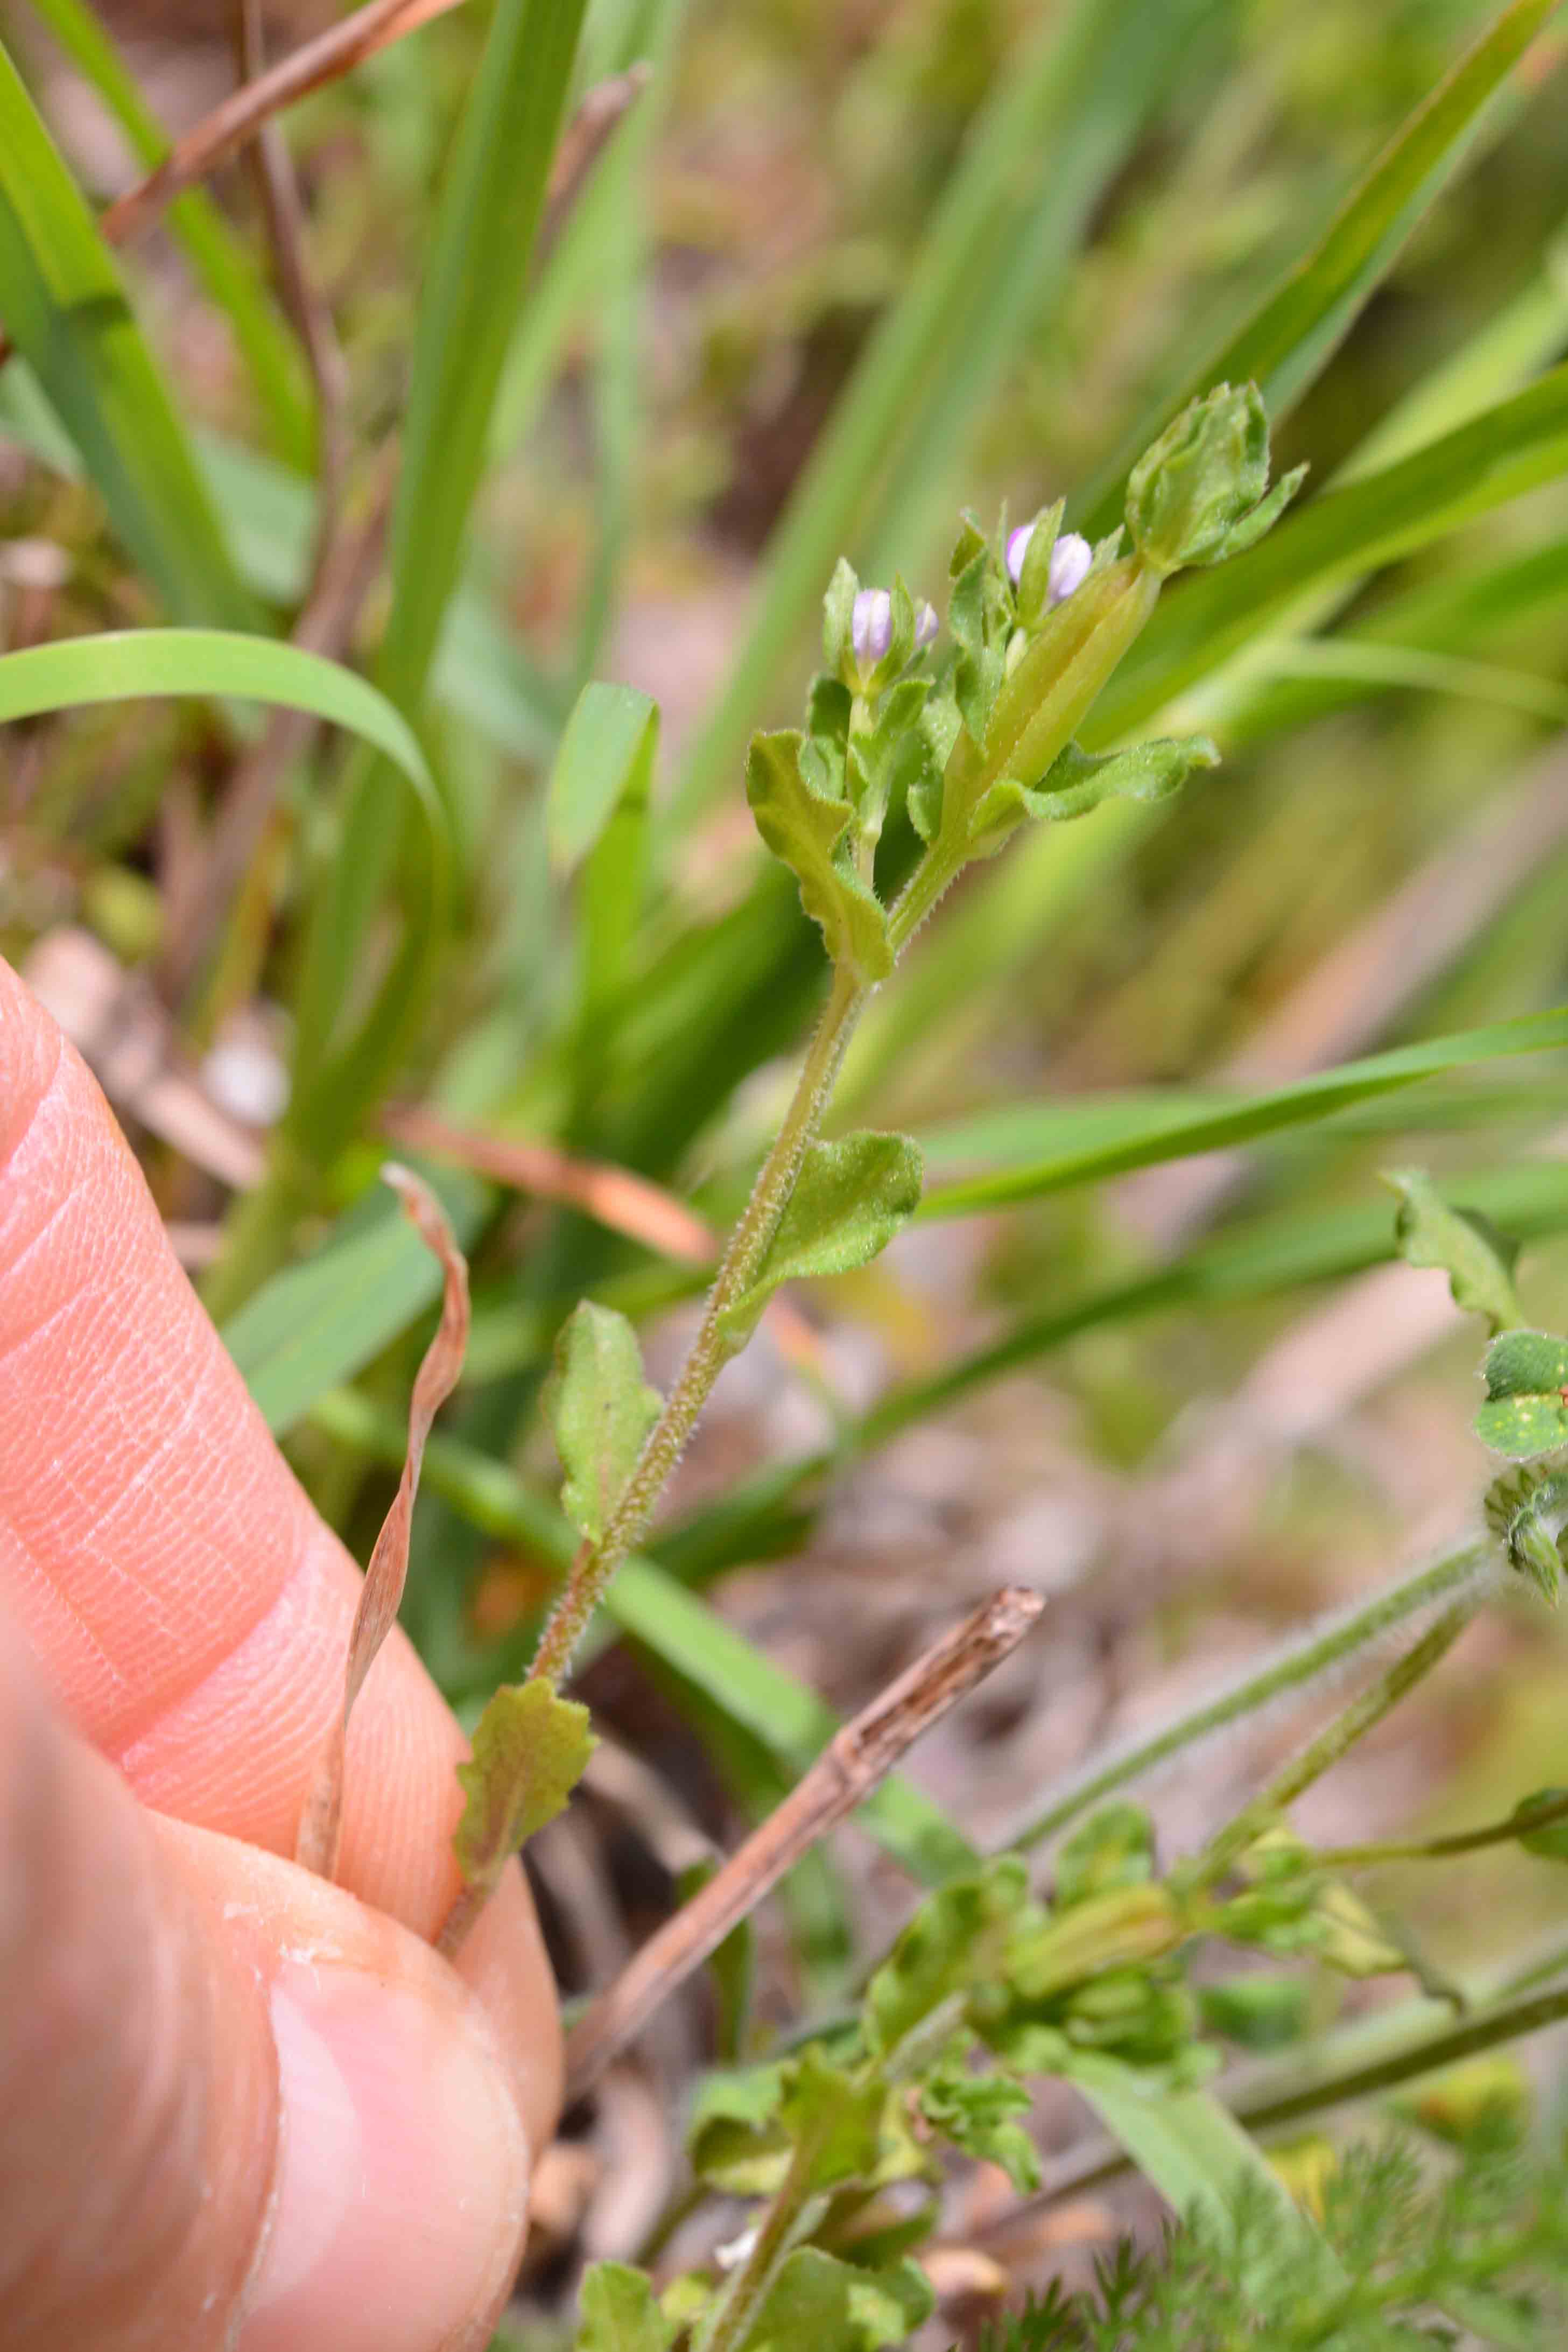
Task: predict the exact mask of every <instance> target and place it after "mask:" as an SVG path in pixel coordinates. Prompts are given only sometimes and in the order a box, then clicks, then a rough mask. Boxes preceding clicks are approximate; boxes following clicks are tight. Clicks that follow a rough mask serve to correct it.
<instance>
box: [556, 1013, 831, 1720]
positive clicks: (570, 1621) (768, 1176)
mask: <svg viewBox="0 0 1568 2352" xmlns="http://www.w3.org/2000/svg"><path fill="white" fill-rule="evenodd" d="M868 994H869V991H868V990H867V988H866V987H865V985H864V984H863V982H861V981H860V980H859V979H858V978H857V977H856V976H855V975H854V974H853V973H852V972H848V971H836V972H835V973H834V975H833V985H832V990H831V993H830V995H829V998H828V1002H827V1004H826V1006H825V1008H824V1010H823V1013H822V1017H821V1022H820V1023H819V1024H818V1026H817V1033H816V1035H815V1036H814V1037H813V1038H812V1040H811V1045H810V1052H809V1053H808V1054H807V1055H806V1059H805V1062H804V1064H803V1065H802V1066H801V1070H800V1078H799V1080H798V1081H797V1083H796V1087H795V1092H794V1096H793V1097H792V1098H791V1101H790V1104H789V1110H788V1111H787V1112H786V1113H785V1116H784V1121H783V1124H782V1126H781V1127H780V1128H779V1132H778V1134H777V1135H776V1136H775V1137H774V1139H773V1142H772V1145H771V1147H770V1149H769V1150H768V1157H767V1158H766V1160H764V1161H763V1163H762V1165H761V1167H760V1168H759V1169H758V1173H757V1181H756V1182H755V1184H754V1185H753V1186H752V1188H751V1195H750V1198H749V1199H748V1200H747V1203H746V1206H745V1208H744V1209H743V1210H742V1211H741V1213H740V1218H739V1221H738V1223H737V1225H736V1227H735V1230H734V1232H733V1233H732V1234H730V1237H729V1241H728V1244H727V1247H726V1249H725V1253H724V1256H723V1258H722V1259H721V1261H720V1264H719V1269H718V1273H717V1275H716V1276H715V1279H714V1285H713V1288H712V1289H711V1290H710V1291H709V1293H708V1299H707V1306H706V1308H705V1310H704V1313H703V1319H702V1323H701V1326H700V1327H699V1328H698V1331H697V1335H696V1338H695V1339H694V1340H693V1342H692V1345H691V1349H690V1352H689V1354H688V1355H687V1357H686V1360H685V1364H684V1365H683V1366H682V1368H681V1371H680V1376H679V1378H678V1379H677V1380H676V1382H675V1385H674V1388H673V1389H672V1390H671V1391H670V1394H669V1397H668V1399H667V1400H666V1402H665V1405H664V1411H663V1412H661V1414H660V1415H659V1418H658V1420H657V1422H656V1423H654V1425H653V1430H652V1432H651V1433H650V1434H649V1437H648V1440H647V1443H646V1444H644V1446H643V1451H642V1453H641V1454H639V1455H638V1457H637V1461H636V1464H635V1466H634V1467H633V1469H632V1475H631V1476H630V1478H629V1479H628V1480H627V1482H626V1485H625V1486H624V1487H623V1488H622V1493H621V1496H620V1499H619V1500H618V1501H617V1503H616V1505H615V1507H614V1509H613V1510H612V1512H611V1514H610V1518H609V1521H608V1523H607V1525H606V1527H605V1529H604V1533H603V1536H602V1538H601V1540H600V1541H599V1542H598V1543H597V1544H595V1543H591V1542H588V1541H584V1543H583V1544H582V1545H581V1547H580V1549H579V1551H578V1554H577V1557H576V1559H574V1560H573V1562H572V1565H571V1572H570V1576H569V1577H568V1579H567V1584H566V1590H565V1591H564V1592H563V1593H562V1595H561V1597H560V1599H559V1601H558V1602H557V1603H556V1606H555V1609H554V1611H553V1612H552V1613H551V1615H550V1618H549V1623H548V1624H547V1625H546V1627H545V1630H544V1635H543V1638H542V1639H541V1641H540V1643H539V1647H538V1655H537V1656H536V1658H535V1660H534V1663H533V1665H532V1667H531V1668H530V1670H529V1671H530V1674H531V1675H532V1676H533V1677H535V1678H537V1679H540V1680H543V1681H546V1682H549V1683H550V1684H551V1685H556V1684H558V1683H559V1681H560V1679H561V1677H562V1675H564V1674H565V1672H566V1670H567V1667H568V1666H569V1665H570V1663H571V1654H572V1652H573V1651H574V1650H575V1649H576V1647H577V1644H578V1643H579V1642H580V1640H581V1638H582V1635H583V1633H584V1632H585V1631H586V1630H587V1627H588V1623H589V1621H590V1619H591V1617H592V1615H593V1612H594V1610H595V1609H596V1608H597V1607H598V1605H599V1601H600V1599H601V1596H602V1594H603V1592H604V1589H605V1587H606V1586H607V1585H608V1583H609V1582H610V1580H611V1578H612V1576H613V1575H614V1573H615V1571H616V1570H617V1569H618V1568H619V1567H620V1565H621V1562H622V1560H623V1559H625V1557H626V1555H627V1553H628V1552H629V1551H631V1550H632V1549H633V1547H634V1546H635V1545H636V1544H637V1543H638V1541H639V1540H640V1539H641V1538H642V1535H643V1530H644V1529H645V1528H646V1527H647V1525H648V1522H649V1520H650V1519H651V1518H652V1517H653V1511H654V1508H655V1507H656V1505H657V1503H658V1500H659V1496H661V1495H662V1494H663V1492H664V1486H665V1485H666V1483H667V1481H668V1479H669V1477H670V1475H671V1473H672V1471H673V1470H674V1467H675V1465H676V1463H677V1462H678V1461H679V1460H680V1458H681V1455H682V1454H683V1453H684V1452H685V1447H686V1444H687V1442H688V1440H689V1439H690V1437H691V1433H692V1431H693V1429H694V1428H695V1425H696V1421H697V1417H698V1415H699V1414H700V1412H702V1409H703V1406H704V1405H705V1404H706V1402H707V1399H708V1395H709V1392H710V1391H711V1390H712V1388H713V1384H714V1382H715V1381H716V1380H717V1378H718V1376H719V1373H720V1372H721V1371H722V1370H724V1367H725V1365H726V1364H727V1362H728V1360H729V1359H730V1357H731V1356H732V1355H733V1354H734V1353H735V1352H736V1349H737V1344H738V1343H737V1341H736V1340H735V1339H733V1338H732V1337H731V1336H730V1335H729V1333H728V1332H727V1329H726V1323H725V1318H726V1316H727V1311H728V1309H729V1308H730V1307H732V1306H733V1305H734V1304H735V1303H736V1301H737V1299H739V1298H740V1297H743V1295H744V1294H745V1292H746V1291H747V1290H748V1289H749V1288H750V1287H751V1285H752V1284H753V1282H754V1281H755V1280H756V1278H757V1276H758V1274H759V1273H760V1272H761V1270H762V1266H763V1264H764V1262H765V1261H766V1259H767V1256H768V1251H769V1249H770V1248H771V1247H772V1244H773V1240H774V1236H775V1235H776V1234H777V1233H778V1231H779V1221H780V1219H781V1218H782V1216H783V1214H784V1212H785V1210H786V1209H787V1208H788V1206H789V1196H790V1194H791V1193H792V1192H793V1191H794V1189H795V1184H796V1181H797V1179H798V1178H799V1176H800V1168H801V1164H802V1162H803V1161H804V1160H805V1157H806V1154H807V1152H808V1150H810V1146H811V1144H812V1142H813V1141H814V1140H815V1138H816V1134H817V1130H818V1129H819V1128H820V1127H821V1123H822V1114H823V1111H824V1110H825V1109H826V1108H827V1102H828V1097H829V1095H830V1093H831V1090H832V1084H833V1079H834V1077H835V1076H837V1074H838V1067H839V1064H840V1062H841V1060H842V1058H843V1055H844V1049H845V1047H846V1046H847V1045H848V1044H849V1042H850V1038H851V1035H852V1033H853V1030H854V1025H855V1023H856V1021H857V1020H858V1019H859V1017H860V1014H861V1012H862V1007H863V1006H864V1004H865V1002H866V998H867V996H868Z"/></svg>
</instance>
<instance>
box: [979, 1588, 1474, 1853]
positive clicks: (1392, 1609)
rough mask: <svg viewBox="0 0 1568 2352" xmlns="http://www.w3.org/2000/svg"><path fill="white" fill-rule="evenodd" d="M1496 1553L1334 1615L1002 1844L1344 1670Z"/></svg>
mask: <svg viewBox="0 0 1568 2352" xmlns="http://www.w3.org/2000/svg"><path fill="white" fill-rule="evenodd" d="M1496 1559H1497V1553H1496V1548H1495V1547H1494V1546H1493V1545H1491V1544H1487V1543H1472V1544H1465V1545H1463V1546H1461V1548H1460V1549H1458V1550H1457V1551H1452V1552H1448V1553H1446V1554H1445V1555H1444V1557H1443V1558H1442V1559H1438V1560H1435V1561H1433V1562H1432V1563H1431V1564H1430V1565H1429V1566H1428V1567H1426V1568H1422V1569H1418V1570H1416V1571H1415V1572H1414V1573H1413V1574H1412V1575H1409V1576H1404V1577H1400V1578H1399V1579H1398V1580H1396V1582H1395V1583H1393V1584H1390V1585H1387V1586H1385V1588H1384V1590H1383V1591H1381V1592H1377V1593H1375V1594H1374V1595H1373V1597H1372V1599H1371V1600H1370V1601H1363V1602H1362V1603H1360V1605H1359V1606H1357V1607H1356V1608H1354V1609H1351V1610H1348V1611H1346V1612H1344V1613H1343V1615H1341V1616H1337V1617H1334V1618H1333V1619H1331V1620H1330V1622H1328V1623H1327V1624H1326V1625H1322V1626H1320V1627H1319V1628H1318V1629H1317V1630H1316V1631H1315V1632H1313V1633H1309V1634H1308V1635H1307V1636H1306V1638H1305V1639H1304V1640H1299V1641H1295V1642H1291V1643H1287V1644H1286V1645H1285V1646H1284V1647H1283V1648H1281V1649H1279V1650H1276V1651H1275V1652H1274V1653H1273V1654H1272V1655H1271V1656H1270V1657H1269V1658H1268V1659H1267V1660H1266V1661H1265V1663H1264V1664H1262V1665H1261V1666H1260V1667H1256V1668H1254V1669H1253V1670H1252V1671H1251V1672H1249V1673H1248V1674H1244V1675H1242V1676H1241V1677H1240V1678H1239V1680H1238V1681H1236V1682H1234V1683H1232V1684H1230V1685H1228V1686H1227V1687H1226V1688H1224V1689H1222V1690H1219V1691H1217V1692H1216V1693H1215V1695H1214V1696H1213V1697H1212V1698H1208V1699H1206V1700H1205V1701H1204V1702H1203V1704H1202V1705H1201V1706H1197V1707H1195V1708H1194V1709H1193V1710H1192V1712H1191V1713H1190V1714H1188V1715H1183V1716H1178V1717H1176V1720H1175V1721H1174V1722H1172V1723H1168V1724H1166V1726H1165V1727H1163V1728H1162V1729H1161V1730H1159V1731H1156V1732H1155V1733H1153V1734H1152V1735H1151V1736H1150V1737H1149V1738H1146V1739H1139V1740H1134V1741H1133V1742H1131V1743H1130V1744H1129V1745H1128V1746H1127V1747H1125V1748H1122V1749H1121V1750H1120V1751H1119V1752H1118V1753H1116V1754H1114V1755H1112V1756H1110V1757H1108V1758H1106V1759H1105V1760H1104V1761H1103V1763H1098V1764H1095V1765H1094V1766H1093V1767H1092V1769H1090V1770H1089V1771H1087V1772H1083V1773H1081V1774H1080V1775H1079V1776H1078V1777H1077V1779H1075V1780H1070V1781H1069V1782H1068V1783H1067V1785H1066V1787H1065V1788H1063V1789H1061V1790H1059V1791H1058V1793H1057V1794H1056V1795H1055V1796H1054V1797H1052V1799H1051V1802H1050V1803H1049V1804H1048V1805H1046V1806H1045V1807H1044V1808H1043V1810H1042V1811H1039V1812H1033V1811H1031V1812H1030V1813H1029V1814H1028V1815H1026V1817H1025V1818H1024V1820H1023V1821H1022V1822H1021V1823H1020V1824H1019V1826H1017V1827H1016V1828H1013V1829H1011V1830H1009V1832H1007V1833H1006V1835H1005V1836H1004V1837H1003V1838H1002V1840H1001V1841H1000V1843H1001V1844H1002V1845H1003V1846H1005V1847H1009V1848H1013V1847H1028V1846H1031V1845H1038V1844H1040V1843H1041V1842H1042V1841H1043V1840H1044V1839H1046V1838H1051V1837H1054V1836H1056V1834H1057V1833H1058V1832H1059V1831H1061V1830H1063V1829H1065V1828H1066V1826H1067V1824H1068V1823H1069V1822H1071V1821H1075V1820H1076V1819H1077V1817H1078V1815H1079V1814H1080V1813H1082V1812H1086V1811H1088V1809H1089V1808H1090V1807H1091V1806H1092V1805H1097V1804H1099V1803H1100V1802H1101V1801H1103V1799H1104V1798H1106V1797H1109V1796H1111V1795H1112V1794H1113V1792H1114V1791H1115V1790H1118V1789H1123V1788H1125V1787H1126V1786H1127V1785H1128V1784H1129V1782H1131V1781H1134V1780H1143V1779H1144V1778H1145V1775H1146V1774H1148V1773H1150V1772H1153V1771H1155V1770H1156V1769H1158V1767H1159V1766H1160V1765H1162V1764H1166V1763H1168V1762H1169V1761H1170V1760H1171V1759H1172V1758H1173V1757H1176V1756H1179V1755H1180V1754H1181V1753H1182V1751H1183V1750H1184V1749H1185V1748H1194V1747H1197V1744H1198V1742H1199V1741H1200V1740H1204V1739H1207V1738H1211V1737H1212V1735H1213V1734H1214V1733H1216V1732H1218V1731H1223V1730H1224V1729H1225V1728H1226V1727H1228V1725H1230V1724H1233V1723H1239V1722H1241V1721H1242V1720H1243V1719H1244V1718H1245V1717H1248V1716H1249V1715H1255V1714H1257V1713H1258V1711H1259V1710H1260V1708H1262V1707H1265V1706H1270V1705H1272V1703H1273V1702H1274V1701H1275V1700H1276V1699H1280V1698H1283V1697H1286V1696H1289V1695H1290V1694H1291V1693H1292V1692H1296V1691H1301V1690H1304V1689H1305V1688H1306V1687H1307V1686H1308V1685H1310V1684H1312V1683H1315V1682H1317V1681H1319V1680H1320V1679H1321V1678H1322V1676H1323V1675H1331V1674H1333V1673H1334V1672H1336V1671H1337V1669H1339V1668H1340V1667H1342V1666H1343V1665H1344V1664H1346V1663H1347V1662H1348V1661H1349V1660H1351V1659H1352V1658H1354V1656H1355V1655H1356V1654H1357V1653H1358V1652H1359V1651H1362V1650H1364V1649H1366V1648H1368V1647H1370V1646H1371V1645H1372V1644H1373V1643H1376V1642H1379V1641H1381V1640H1382V1639H1383V1637H1384V1636H1385V1634H1386V1633H1390V1632H1391V1631H1392V1630H1393V1628H1394V1627H1395V1626H1396V1625H1401V1624H1404V1623H1405V1622H1406V1621H1407V1620H1408V1619H1410V1618H1412V1617H1416V1616H1419V1615H1420V1614H1421V1612H1422V1611H1423V1610H1426V1609H1429V1608H1431V1607H1432V1606H1433V1605H1434V1604H1435V1603H1437V1602H1438V1601H1447V1600H1449V1599H1450V1598H1452V1597H1453V1595H1455V1594H1456V1593H1458V1592H1462V1591H1466V1590H1467V1589H1468V1588H1469V1587H1470V1586H1472V1585H1477V1584H1479V1583H1480V1582H1481V1580H1483V1579H1485V1578H1487V1577H1488V1576H1489V1575H1490V1573H1491V1572H1492V1571H1493V1570H1494V1569H1495V1565H1496Z"/></svg>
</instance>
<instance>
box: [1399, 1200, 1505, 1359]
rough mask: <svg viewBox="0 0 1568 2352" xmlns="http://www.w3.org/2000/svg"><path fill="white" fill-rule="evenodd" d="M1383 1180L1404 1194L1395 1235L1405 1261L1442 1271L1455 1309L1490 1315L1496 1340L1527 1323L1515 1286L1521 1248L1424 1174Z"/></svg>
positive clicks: (1478, 1213) (1489, 1221)
mask: <svg viewBox="0 0 1568 2352" xmlns="http://www.w3.org/2000/svg"><path fill="white" fill-rule="evenodd" d="M1383 1181H1384V1182H1385V1184H1389V1185H1391V1186H1392V1187H1393V1189H1394V1191H1395V1192H1397V1193H1398V1195H1399V1206H1398V1208H1397V1209H1396V1211H1395V1213H1394V1236H1395V1239H1396V1242H1397V1244H1398V1245H1399V1255H1400V1256H1401V1257H1402V1258H1404V1259H1405V1260H1406V1263H1407V1264H1408V1265H1416V1266H1437V1267H1438V1268H1440V1269H1441V1271H1442V1272H1443V1273H1445V1274H1446V1275H1447V1276H1448V1288H1449V1289H1450V1291H1451V1292H1452V1293H1453V1298H1454V1304H1455V1306H1456V1307H1462V1308H1463V1309H1464V1311H1465V1312H1466V1313H1467V1314H1474V1315H1484V1316H1485V1317H1486V1318H1487V1321H1488V1323H1489V1324H1490V1328H1491V1330H1492V1332H1493V1335H1494V1336H1495V1335H1496V1334H1497V1333H1498V1332H1499V1331H1506V1330H1509V1329H1511V1328H1514V1327H1515V1326H1517V1325H1519V1324H1521V1323H1522V1322H1523V1320H1524V1317H1523V1315H1522V1314H1521V1311H1520V1305H1519V1299H1518V1297H1517V1295H1516V1294H1515V1291H1514V1287H1513V1268H1514V1263H1515V1260H1516V1259H1517V1258H1518V1256H1519V1244H1518V1243H1517V1242H1516V1241H1511V1240H1510V1238H1509V1236H1508V1235H1507V1234H1500V1233H1499V1231H1498V1229H1497V1227H1496V1226H1495V1225H1494V1224H1493V1223H1492V1222H1491V1220H1490V1217H1483V1216H1482V1215H1481V1213H1480V1212H1479V1210H1477V1209H1450V1208H1449V1206H1448V1202H1446V1201H1445V1200H1444V1199H1443V1198H1442V1195H1441V1194H1440V1193H1439V1192H1438V1191H1437V1187H1436V1185H1435V1184H1434V1183H1433V1182H1432V1180H1431V1178H1430V1177H1429V1176H1428V1175H1427V1173H1426V1171H1425V1170H1424V1169H1420V1168H1396V1169H1392V1170H1390V1171H1389V1172H1388V1173H1387V1174H1386V1175H1385V1178H1384V1180H1383Z"/></svg>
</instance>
